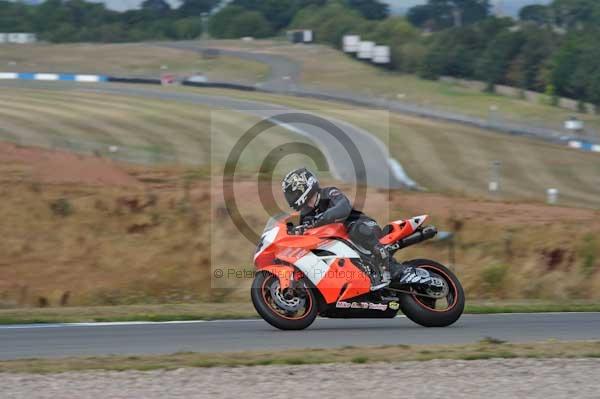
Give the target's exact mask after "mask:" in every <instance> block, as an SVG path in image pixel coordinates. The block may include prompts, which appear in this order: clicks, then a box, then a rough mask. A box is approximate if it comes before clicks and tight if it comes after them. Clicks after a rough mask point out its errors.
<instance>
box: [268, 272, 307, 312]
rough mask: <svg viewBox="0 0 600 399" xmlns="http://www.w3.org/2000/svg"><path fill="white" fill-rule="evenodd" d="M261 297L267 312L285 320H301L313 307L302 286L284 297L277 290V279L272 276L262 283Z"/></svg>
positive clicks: (305, 289) (304, 287)
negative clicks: (267, 309) (269, 311)
mask: <svg viewBox="0 0 600 399" xmlns="http://www.w3.org/2000/svg"><path fill="white" fill-rule="evenodd" d="M261 295H262V298H263V301H264V303H265V304H266V305H267V307H268V308H269V310H271V312H272V313H273V314H274V315H276V316H278V317H281V318H283V319H286V320H302V319H304V318H306V317H307V316H308V315H309V314H310V311H311V310H312V307H313V301H312V297H311V295H310V293H309V292H308V288H307V287H306V286H305V285H304V284H302V287H301V288H297V289H295V290H294V292H291V293H289V292H288V293H286V295H284V293H282V292H281V290H280V289H279V279H277V278H276V277H275V276H273V275H269V276H268V277H267V278H266V279H265V281H264V282H263V283H262V286H261Z"/></svg>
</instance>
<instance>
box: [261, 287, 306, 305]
mask: <svg viewBox="0 0 600 399" xmlns="http://www.w3.org/2000/svg"><path fill="white" fill-rule="evenodd" d="M279 288H280V286H279V281H277V282H275V283H273V284H271V287H270V288H269V291H270V292H271V298H273V302H275V304H276V305H277V306H278V307H280V308H281V309H283V310H285V311H287V312H296V311H298V310H300V309H302V308H303V307H304V304H305V303H306V299H304V298H300V297H298V296H293V297H291V298H286V297H285V296H284V295H283V294H282V292H281V290H280V289H279Z"/></svg>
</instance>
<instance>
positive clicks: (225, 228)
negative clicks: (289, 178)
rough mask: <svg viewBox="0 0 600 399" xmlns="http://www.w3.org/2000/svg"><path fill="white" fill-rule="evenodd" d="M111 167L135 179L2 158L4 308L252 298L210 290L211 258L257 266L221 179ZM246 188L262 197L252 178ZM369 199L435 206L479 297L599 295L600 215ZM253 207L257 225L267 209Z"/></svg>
mask: <svg viewBox="0 0 600 399" xmlns="http://www.w3.org/2000/svg"><path fill="white" fill-rule="evenodd" d="M71 165H72V168H77V163H76V162H75V163H72V164H71ZM112 167H117V168H121V170H122V172H124V173H128V174H130V175H131V176H132V177H133V178H135V179H137V181H138V184H135V185H126V186H114V185H106V184H104V185H99V184H97V183H95V184H93V183H90V182H86V181H85V180H83V181H79V182H76V183H61V180H60V179H59V180H58V181H57V182H55V183H48V182H47V183H41V182H40V181H39V180H36V179H35V177H34V175H33V174H32V171H31V168H30V166H29V165H27V164H23V163H22V162H17V161H14V160H12V161H7V160H4V161H3V162H2V163H0V171H1V172H2V173H1V176H2V180H1V181H0V195H1V196H2V199H3V200H2V202H0V214H2V216H3V223H2V224H1V225H0V235H1V236H2V237H3V239H2V240H0V251H1V252H2V253H3V258H2V263H1V264H0V300H1V303H2V305H3V306H4V307H16V306H20V307H27V306H34V307H35V306H42V305H43V306H48V305H49V306H58V305H60V303H61V301H62V302H65V303H66V304H67V305H113V304H135V303H172V302H197V301H225V300H227V301H236V300H237V301H240V300H243V301H247V295H248V294H247V293H248V287H249V284H250V278H242V279H240V278H235V279H232V280H231V281H228V282H227V284H226V286H227V287H229V288H231V289H230V290H219V289H212V290H211V289H210V288H211V273H210V270H211V266H213V267H214V266H215V263H216V262H219V263H218V264H219V265H223V264H225V265H227V266H230V267H233V268H238V269H239V268H251V258H252V253H253V251H254V243H250V242H248V241H247V240H245V239H244V238H243V237H242V236H241V234H239V232H238V231H237V230H236V228H235V227H234V226H233V225H231V222H230V221H229V217H228V216H227V214H226V211H225V207H224V204H223V202H222V200H220V199H219V195H218V194H219V192H220V190H219V184H218V183H215V184H214V185H213V184H211V181H210V179H208V178H207V177H206V175H202V174H198V172H197V171H195V172H193V173H190V172H188V171H186V170H185V169H179V168H170V169H155V170H151V169H145V168H141V167H137V168H125V167H122V166H119V165H117V164H113V165H112ZM61 173H64V171H62V172H61ZM217 181H218V180H217ZM237 187H238V188H237V189H236V190H237V191H238V192H239V193H240V195H242V196H243V197H244V198H256V197H257V189H258V188H257V185H256V183H255V182H253V181H252V180H246V181H243V182H242V183H241V185H238V186H237ZM262 189H266V188H265V187H262ZM273 190H274V192H275V194H276V193H277V192H278V191H277V187H274V188H273ZM368 198H369V201H368V204H367V209H366V210H367V212H368V213H370V214H373V215H375V216H376V217H378V218H379V219H380V220H382V221H383V220H386V219H396V218H401V217H407V216H410V215H418V214H423V213H429V214H431V216H432V219H431V222H432V223H434V224H436V225H438V227H439V228H440V229H442V230H450V231H455V232H456V241H455V242H456V264H455V265H453V267H454V269H455V270H456V272H457V273H458V275H459V277H460V278H461V280H462V282H463V284H464V286H465V289H466V292H467V295H468V296H469V297H470V298H490V299H495V298H496V299H498V298H499V299H507V298H513V299H518V298H542V299H548V300H562V299H566V298H584V299H598V298H600V296H599V295H600V294H599V293H600V273H599V272H598V271H599V269H600V268H599V266H600V242H598V239H597V237H598V233H599V232H600V218H598V213H597V212H595V211H592V210H586V209H574V208H560V207H549V206H544V205H539V204H535V203H512V202H490V201H484V200H477V199H469V198H465V197H459V196H455V197H444V196H442V195H437V194H418V193H406V192H400V191H395V192H392V193H390V194H389V196H388V194H387V193H386V192H384V191H377V190H370V191H369V196H368ZM59 200H60V201H59ZM61 201H62V202H61ZM246 203H247V204H249V207H247V209H246V212H247V214H248V215H249V216H248V219H247V220H248V221H249V223H250V224H251V226H252V227H253V228H255V229H256V230H258V231H260V230H261V228H262V226H263V225H264V222H265V218H264V217H262V216H261V214H260V213H259V212H258V211H259V208H260V205H259V204H258V203H257V202H256V201H250V202H248V201H247V202H246ZM386 208H387V209H390V210H391V212H390V214H387V212H385V209H386ZM211 254H212V256H211ZM448 256H449V248H448V244H447V243H435V242H433V243H428V244H423V245H420V246H415V247H413V248H409V249H407V250H405V251H402V252H400V253H399V254H398V257H399V258H401V259H408V258H414V257H429V258H433V259H439V260H440V261H442V262H448Z"/></svg>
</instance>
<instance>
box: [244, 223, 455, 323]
mask: <svg viewBox="0 0 600 399" xmlns="http://www.w3.org/2000/svg"><path fill="white" fill-rule="evenodd" d="M293 216H294V215H283V216H280V217H276V218H271V219H270V220H269V222H268V223H267V225H266V227H265V229H264V231H263V234H262V236H261V238H260V241H259V243H258V246H257V248H256V252H255V254H254V264H255V267H256V269H257V270H256V274H255V276H254V280H253V282H252V287H251V298H252V303H253V304H254V307H255V309H256V311H257V312H258V314H259V315H260V316H261V317H262V318H263V319H264V320H265V321H266V322H268V323H269V324H271V325H272V326H274V327H276V328H279V329H282V330H302V329H305V328H307V327H308V326H310V325H311V324H312V323H313V321H314V320H315V318H316V317H317V316H321V317H328V318H393V317H395V316H396V314H397V313H398V311H400V310H401V311H402V313H404V314H405V315H406V317H408V318H409V319H410V320H412V321H414V322H415V323H417V324H420V325H422V326H425V327H445V326H449V325H451V324H452V323H454V322H455V321H456V320H458V318H459V317H460V316H461V314H462V312H463V310H464V306H465V294H464V291H463V288H462V286H461V284H460V281H459V280H458V279H457V278H456V276H455V275H454V273H453V272H452V271H451V270H449V269H448V268H447V267H445V266H444V265H442V264H440V263H438V262H435V261H433V260H428V259H413V260H408V261H405V262H397V261H396V260H395V259H394V258H393V255H394V254H395V253H396V252H397V251H398V250H400V249H402V248H406V247H408V246H410V245H414V244H417V243H420V242H423V241H425V240H428V239H431V238H433V237H434V236H435V235H436V234H437V230H436V228H435V227H434V226H424V225H423V223H424V222H425V220H426V219H427V218H428V216H427V215H422V216H417V217H413V218H410V219H407V220H397V221H394V222H391V223H390V224H388V225H387V226H385V227H384V228H383V236H382V237H381V238H380V242H381V244H383V245H384V246H385V247H386V248H387V249H388V251H389V253H390V254H391V255H392V261H391V264H390V269H391V270H390V272H391V283H390V284H389V285H388V286H386V287H384V288H381V289H379V290H376V291H371V285H372V284H371V280H372V278H371V277H372V276H373V275H374V274H375V273H377V268H375V267H374V264H373V259H372V255H371V253H370V252H369V251H368V250H366V249H364V248H362V247H360V246H359V245H357V244H355V243H353V242H352V241H351V240H350V238H349V237H348V233H347V232H346V228H345V226H344V225H343V224H342V223H333V224H328V225H325V226H321V227H317V228H308V229H303V228H302V226H294V224H293V223H292V222H291V221H290V220H291V218H292V217H293ZM407 268H411V269H408V270H409V271H410V272H409V273H407ZM424 280H427V281H428V283H427V284H423V283H422V282H423V281H424Z"/></svg>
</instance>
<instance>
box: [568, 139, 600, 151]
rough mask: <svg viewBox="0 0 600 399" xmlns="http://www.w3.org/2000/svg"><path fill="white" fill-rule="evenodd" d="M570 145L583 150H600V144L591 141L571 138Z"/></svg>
mask: <svg viewBox="0 0 600 399" xmlns="http://www.w3.org/2000/svg"><path fill="white" fill-rule="evenodd" d="M568 145H569V147H571V148H576V149H578V150H581V151H588V152H600V144H594V143H592V142H589V141H580V140H571V141H569V143H568Z"/></svg>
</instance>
